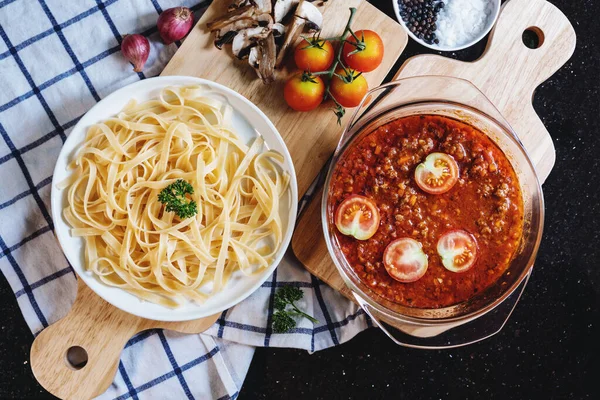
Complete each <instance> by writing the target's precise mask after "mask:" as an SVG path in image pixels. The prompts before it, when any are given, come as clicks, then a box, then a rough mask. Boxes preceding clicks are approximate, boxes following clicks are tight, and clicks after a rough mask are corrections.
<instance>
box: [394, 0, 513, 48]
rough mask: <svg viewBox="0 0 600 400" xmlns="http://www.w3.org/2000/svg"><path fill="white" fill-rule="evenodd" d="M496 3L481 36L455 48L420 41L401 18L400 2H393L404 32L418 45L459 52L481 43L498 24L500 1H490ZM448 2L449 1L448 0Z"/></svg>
mask: <svg viewBox="0 0 600 400" xmlns="http://www.w3.org/2000/svg"><path fill="white" fill-rule="evenodd" d="M490 1H493V2H494V9H493V11H492V14H491V15H490V16H488V20H487V23H486V25H485V28H484V29H483V30H482V31H481V33H480V34H479V35H477V36H476V37H475V38H474V39H473V40H471V41H469V42H467V43H463V44H461V45H460V46H455V47H443V46H440V45H437V44H429V43H427V42H425V41H424V40H422V39H419V38H418V37H416V36H415V35H414V33H412V32H411V31H410V29H408V27H407V26H406V23H405V22H404V20H403V19H402V17H401V16H400V6H399V5H398V0H392V3H393V5H394V13H395V14H396V19H397V20H398V22H400V25H402V27H403V28H404V30H406V33H408V36H410V37H411V38H412V39H413V40H414V41H416V42H417V43H419V44H421V45H423V46H425V47H428V48H430V49H433V50H438V51H457V50H462V49H466V48H467V47H471V46H473V45H474V44H475V43H477V42H479V41H480V40H481V39H483V37H484V36H485V35H487V34H488V33H489V32H490V30H491V29H492V27H493V26H494V24H495V23H496V20H497V19H498V15H499V14H500V3H501V1H500V0H490ZM446 2H447V0H446Z"/></svg>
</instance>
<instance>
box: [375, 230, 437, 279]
mask: <svg viewBox="0 0 600 400" xmlns="http://www.w3.org/2000/svg"><path fill="white" fill-rule="evenodd" d="M383 265H384V266H385V269H386V271H387V273H388V274H390V276H391V277H392V278H394V279H395V280H397V281H399V282H404V283H409V282H414V281H417V280H419V279H421V278H422V277H423V275H425V272H427V266H428V265H429V260H428V257H427V254H425V253H424V252H423V246H422V245H421V243H419V242H417V241H416V240H415V239H411V238H402V239H396V240H394V241H393V242H391V243H390V244H388V246H387V247H386V248H385V251H384V252H383Z"/></svg>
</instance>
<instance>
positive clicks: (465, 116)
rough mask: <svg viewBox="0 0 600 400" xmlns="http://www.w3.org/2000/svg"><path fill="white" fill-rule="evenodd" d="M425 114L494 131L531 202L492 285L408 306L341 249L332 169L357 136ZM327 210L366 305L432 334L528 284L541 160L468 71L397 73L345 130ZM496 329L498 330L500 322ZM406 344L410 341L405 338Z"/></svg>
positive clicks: (347, 272)
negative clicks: (464, 74) (374, 286)
mask: <svg viewBox="0 0 600 400" xmlns="http://www.w3.org/2000/svg"><path fill="white" fill-rule="evenodd" d="M423 114H428V115H441V116H447V117H450V118H454V119H457V120H460V121H462V122H465V123H467V124H469V125H471V126H473V127H475V128H477V129H479V130H480V131H482V132H483V133H485V134H486V135H487V136H488V137H489V138H491V139H492V140H493V141H494V142H495V143H496V144H497V145H498V146H499V147H500V149H501V150H502V151H503V152H504V154H506V156H507V157H508V159H509V160H510V162H511V164H512V166H513V168H514V170H515V172H516V174H517V177H518V180H519V184H520V187H521V192H522V195H523V206H524V227H523V236H522V240H521V243H520V245H519V248H518V249H517V251H516V253H515V256H514V258H513V260H512V261H511V263H510V265H509V267H508V269H507V270H506V272H505V273H504V274H503V275H502V276H501V277H500V278H499V279H498V281H496V283H494V284H493V285H492V286H490V287H489V288H487V289H486V290H484V291H482V292H480V293H478V294H477V295H475V296H473V297H471V298H470V299H468V300H467V301H464V302H462V303H458V304H455V305H452V306H449V307H444V308H436V309H426V308H415V307H407V306H403V305H400V304H397V303H393V302H391V301H389V300H387V299H385V298H383V297H382V296H380V295H379V294H377V293H375V292H374V291H372V290H371V289H370V288H369V287H367V286H366V285H365V284H363V283H362V282H361V280H360V279H359V278H358V276H357V275H356V273H355V272H354V270H353V268H352V267H351V265H350V264H349V263H348V262H347V260H346V258H345V257H344V255H343V253H342V251H341V250H340V247H339V244H338V242H337V239H336V237H335V234H334V232H335V229H336V228H335V224H334V222H333V214H334V210H333V206H332V205H331V202H330V201H329V200H330V199H329V197H330V191H329V189H330V183H331V176H332V174H333V171H334V170H335V168H336V165H337V163H338V161H339V160H340V159H341V158H342V157H343V156H344V155H345V152H346V151H347V150H348V149H349V148H351V147H352V146H353V144H354V143H357V142H358V141H360V140H361V139H362V138H363V137H364V136H365V135H368V134H369V133H371V132H373V131H374V130H375V129H377V128H378V127H379V126H381V125H384V124H386V123H388V122H390V121H392V120H395V119H398V118H402V117H407V116H411V115H423ZM321 217H322V223H323V231H324V235H325V241H326V243H327V248H328V250H329V253H330V255H331V257H332V259H333V261H334V264H335V266H336V268H337V270H338V272H339V273H340V275H341V276H342V278H343V279H344V281H345V283H346V285H347V286H348V287H349V288H350V289H351V290H352V292H353V294H354V297H355V298H356V300H357V302H358V303H359V304H360V305H361V307H362V308H363V309H364V310H365V311H366V312H367V313H368V314H369V315H370V316H371V317H372V318H373V319H374V320H375V322H376V323H377V324H378V325H380V326H381V324H380V323H379V320H383V321H385V322H387V323H389V324H391V325H393V326H395V327H397V328H399V329H400V330H401V331H402V332H404V333H405V334H408V335H409V336H413V337H417V338H428V337H435V336H438V335H440V334H441V333H443V332H445V331H447V330H449V329H451V328H455V327H457V326H460V325H463V324H466V323H468V322H470V321H474V320H475V319H477V318H480V317H482V316H484V315H485V314H487V313H489V312H490V311H491V310H493V309H495V308H496V307H497V306H498V305H500V304H501V303H503V302H504V301H505V300H507V298H509V296H510V295H511V294H512V293H513V292H515V290H516V289H517V288H518V287H521V288H524V284H525V283H526V281H527V278H528V277H529V274H530V272H531V269H532V267H533V264H534V261H535V257H536V254H537V251H538V247H539V244H540V241H541V237H542V230H543V221H544V203H543V194H542V189H541V186H540V183H539V180H538V177H537V174H536V171H535V167H534V165H533V164H532V162H531V160H530V158H529V156H528V155H527V152H526V151H525V149H524V147H523V145H522V144H521V142H520V140H519V139H518V137H517V136H516V134H515V133H514V132H513V131H512V129H511V128H510V126H509V124H508V123H507V122H506V120H504V118H503V117H502V115H501V114H500V112H499V111H498V110H497V109H496V108H495V107H494V106H493V104H492V103H491V102H490V101H489V100H488V99H487V98H486V97H485V96H484V95H483V93H481V92H480V91H479V90H478V89H477V88H476V87H475V86H473V85H472V84H471V83H470V82H468V81H465V80H462V79H458V78H448V77H436V76H423V77H413V78H406V79H401V80H398V81H394V82H391V83H388V84H385V85H382V86H380V87H377V88H375V89H373V90H371V91H370V92H369V93H367V95H366V96H365V98H364V100H363V102H362V104H361V105H360V106H359V107H358V108H357V109H356V110H355V112H354V114H353V116H352V118H351V120H350V122H349V123H348V125H347V127H346V129H345V130H344V133H343V134H342V137H341V139H340V142H339V143H338V146H337V149H336V151H335V153H334V155H333V158H332V160H331V164H330V166H329V171H328V173H327V178H326V181H325V187H324V191H323V200H322V209H321ZM515 304H516V303H515ZM510 311H512V308H511V309H510ZM496 319H497V320H498V322H501V323H502V325H503V324H504V322H505V320H502V318H501V317H500V318H497V317H496ZM487 325H488V326H489V324H487ZM492 325H494V324H492ZM496 325H497V324H496ZM488 328H489V327H488ZM491 331H494V328H493V327H492V329H491ZM489 332H490V329H482V330H481V332H479V333H478V332H474V333H473V332H472V333H470V334H469V335H465V336H464V337H460V335H459V336H458V337H454V338H453V339H452V340H450V342H451V343H447V345H445V346H444V347H448V346H450V347H452V346H458V345H462V344H467V343H472V342H473V341H477V340H474V339H478V337H477V336H478V335H479V336H481V338H479V339H483V338H484V337H488V336H489ZM494 333H495V332H494ZM389 336H390V335H389ZM390 337H391V336H390ZM434 342H435V343H437V344H436V345H433V346H432V347H440V346H441V344H440V343H439V340H437V341H434ZM445 342H446V339H444V343H445ZM400 344H406V345H411V343H404V342H401V343H400ZM413 345H414V344H413ZM428 346H429V345H428V344H424V345H421V344H419V345H414V347H428Z"/></svg>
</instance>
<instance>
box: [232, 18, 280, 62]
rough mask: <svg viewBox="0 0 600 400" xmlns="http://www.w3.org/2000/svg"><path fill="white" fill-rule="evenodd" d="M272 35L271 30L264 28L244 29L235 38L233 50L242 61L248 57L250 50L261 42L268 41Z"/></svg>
mask: <svg viewBox="0 0 600 400" xmlns="http://www.w3.org/2000/svg"><path fill="white" fill-rule="evenodd" d="M270 33H271V29H270V28H268V27H262V26H258V27H256V28H247V29H243V30H241V31H239V32H238V34H237V35H236V36H235V37H234V38H233V42H232V43H231V50H232V51H233V54H234V55H235V56H236V57H237V58H239V59H240V60H242V59H244V58H246V57H248V55H249V54H250V49H251V48H252V47H254V46H256V44H257V43H258V41H259V40H263V39H266V38H267V36H268V35H269V34H270Z"/></svg>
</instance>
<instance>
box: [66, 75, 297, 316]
mask: <svg viewBox="0 0 600 400" xmlns="http://www.w3.org/2000/svg"><path fill="white" fill-rule="evenodd" d="M231 119H232V110H231V107H230V106H229V105H227V104H225V103H224V102H221V101H218V100H215V99H214V98H211V97H208V96H207V92H206V91H205V89H204V88H203V87H200V86H195V87H169V88H165V89H164V90H162V91H161V94H160V96H159V98H158V99H157V100H151V101H147V102H144V103H141V104H136V103H135V102H133V101H132V102H130V103H129V104H128V105H127V106H126V107H125V109H123V111H121V112H120V113H119V114H118V115H117V116H116V117H115V118H111V119H108V120H106V121H104V122H102V123H99V124H96V125H93V126H92V127H91V128H90V129H89V131H88V133H87V137H86V140H85V143H84V144H83V145H82V147H81V148H80V149H79V150H78V152H77V153H76V156H75V159H74V161H73V162H72V163H71V165H70V168H72V169H73V173H72V175H71V176H70V177H69V178H68V179H67V180H65V181H64V182H62V183H61V184H60V187H61V188H66V189H67V190H68V195H67V198H68V201H67V206H66V208H65V209H64V211H63V214H64V217H65V219H66V220H67V222H68V223H69V225H70V226H71V227H72V229H71V234H72V235H73V236H80V237H82V238H83V239H84V240H85V262H86V268H87V269H88V270H89V271H91V272H93V273H94V274H95V275H96V276H97V278H98V279H100V281H102V282H104V283H105V284H107V285H110V286H116V287H119V288H122V289H124V290H127V291H128V292H130V293H132V294H134V295H136V296H138V297H140V298H142V299H145V300H148V301H151V302H154V303H158V304H162V305H164V306H168V307H177V306H180V305H181V304H182V303H183V302H185V301H186V300H193V301H197V302H202V301H203V300H205V299H206V298H207V297H208V296H210V295H211V294H214V293H217V292H218V291H220V290H221V289H222V288H223V287H224V286H225V285H226V283H227V281H228V279H229V278H230V276H231V274H232V273H233V272H235V271H237V270H240V271H241V272H242V273H244V274H246V275H251V274H254V273H256V272H257V271H260V270H262V269H264V268H266V267H267V266H268V265H269V264H270V263H271V262H272V260H273V258H274V257H275V254H276V253H277V251H278V250H279V247H280V244H281V242H282V235H283V233H282V223H281V220H280V215H279V202H280V198H281V197H282V195H283V194H284V192H285V191H286V190H287V187H288V182H289V175H288V174H287V173H285V172H282V169H281V166H280V164H281V163H283V156H282V155H281V154H279V153H276V152H274V151H266V150H263V140H262V139H261V138H260V137H259V138H257V139H255V140H254V142H253V143H252V144H251V145H250V146H247V145H246V144H245V143H243V142H242V141H241V139H240V137H238V135H236V133H235V132H234V130H233V127H232V124H231ZM178 179H183V180H185V181H187V182H189V183H190V184H191V185H192V187H193V188H194V194H193V195H191V199H193V200H194V201H196V203H197V213H196V215H195V216H193V217H190V218H186V219H180V218H179V217H178V216H177V215H176V214H175V213H174V212H167V211H166V210H165V206H164V205H163V204H162V203H160V202H159V201H158V195H159V193H160V192H161V190H162V189H164V188H165V187H167V186H168V185H169V184H171V183H173V182H175V181H177V180H178Z"/></svg>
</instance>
